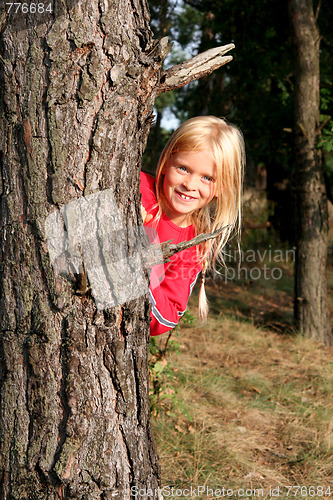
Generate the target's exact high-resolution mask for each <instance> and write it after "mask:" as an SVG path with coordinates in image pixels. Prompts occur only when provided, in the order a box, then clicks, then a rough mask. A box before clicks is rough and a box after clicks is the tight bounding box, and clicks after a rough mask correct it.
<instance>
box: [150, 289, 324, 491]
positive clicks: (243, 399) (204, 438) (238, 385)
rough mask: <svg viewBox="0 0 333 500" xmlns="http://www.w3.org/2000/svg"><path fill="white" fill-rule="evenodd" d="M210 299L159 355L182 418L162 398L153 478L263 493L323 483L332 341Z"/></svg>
mask: <svg viewBox="0 0 333 500" xmlns="http://www.w3.org/2000/svg"><path fill="white" fill-rule="evenodd" d="M236 286H237V285H236ZM210 287H213V288H212V289H210ZM208 288H209V292H210V293H212V292H213V293H214V292H215V290H216V288H214V285H209V287H208ZM243 293H244V295H243V300H245V301H246V300H247V298H248V297H249V294H248V297H246V293H245V292H243ZM195 295H196V294H194V296H193V298H192V299H191V305H190V311H192V313H193V314H194V315H196V296H195ZM214 301H215V302H214V307H215V308H214V311H213V314H211V315H210V318H209V320H208V322H207V324H206V325H205V326H204V327H201V326H200V324H199V322H195V323H194V324H193V325H190V326H186V327H182V328H181V331H180V333H179V335H178V338H177V341H178V342H179V343H180V346H179V352H177V353H175V352H173V353H171V354H170V356H169V357H168V360H169V363H170V367H171V369H172V370H173V374H174V375H175V377H176V378H175V379H174V381H173V384H174V385H173V388H174V390H175V392H176V393H177V398H178V399H179V400H181V401H182V405H183V407H184V408H185V409H186V412H187V414H188V415H189V416H190V419H189V418H188V417H187V416H186V415H185V414H184V412H183V411H179V409H177V405H172V404H171V403H170V406H169V408H167V409H166V411H163V412H161V413H160V415H159V416H158V417H157V418H156V419H154V420H153V428H154V435H155V437H156V440H157V447H158V451H159V455H160V462H161V467H162V482H163V484H164V485H170V486H171V485H174V486H179V487H184V485H193V486H195V485H207V486H209V487H212V488H216V487H219V486H220V487H221V486H222V485H224V486H225V487H230V488H234V489H236V488H255V487H257V488H263V491H264V494H265V495H267V498H269V495H268V492H269V488H272V487H277V486H279V487H281V488H283V487H285V486H286V485H289V486H290V485H295V486H297V485H302V486H306V485H307V486H310V485H315V486H320V485H324V486H327V487H328V486H331V488H333V479H332V477H333V448H332V445H333V417H332V415H333V397H332V389H333V370H332V367H333V366H332V365H333V364H332V348H327V347H322V346H320V345H318V344H316V343H315V342H313V341H311V340H309V339H303V338H302V337H300V336H299V335H295V334H294V335H291V334H290V332H289V333H288V330H285V331H286V332H287V333H288V334H287V335H286V334H281V332H278V333H277V331H276V330H274V329H273V330H270V329H267V328H266V327H265V326H260V325H257V324H256V321H254V320H253V317H251V314H250V317H249V316H248V317H244V314H243V313H239V312H238V313H237V311H236V313H235V310H230V309H228V308H223V297H222V296H217V298H215V299H214ZM217 304H218V307H217ZM219 309H220V310H219ZM332 494H333V490H332ZM323 496H325V495H323ZM168 498H172V497H168ZM174 498H182V497H179V496H177V497H176V496H175V497H174ZM184 498H185V497H184ZM200 498H208V497H207V496H205V495H203V496H201V497H200ZM247 498H251V497H250V496H248V497H247ZM253 498H255V496H253ZM280 498H284V496H283V493H282V490H281V493H280ZM285 498H287V497H285Z"/></svg>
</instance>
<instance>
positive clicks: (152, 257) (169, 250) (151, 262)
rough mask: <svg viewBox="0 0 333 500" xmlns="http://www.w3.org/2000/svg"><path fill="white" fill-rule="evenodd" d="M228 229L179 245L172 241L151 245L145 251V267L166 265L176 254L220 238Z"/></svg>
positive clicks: (218, 230) (221, 229)
mask: <svg viewBox="0 0 333 500" xmlns="http://www.w3.org/2000/svg"><path fill="white" fill-rule="evenodd" d="M227 227H229V225H227V226H223V227H221V228H220V229H217V231H214V232H212V233H207V234H205V233H202V234H199V235H198V236H195V237H194V238H192V239H191V240H188V241H181V242H180V243H177V245H172V244H171V242H172V240H168V241H164V242H163V243H160V244H157V245H149V246H148V247H147V248H145V249H144V251H143V260H144V267H145V268H146V269H149V268H150V267H152V266H156V265H157V264H166V263H167V262H170V257H172V255H174V254H175V253H178V252H181V251H182V250H186V249H187V248H191V247H193V246H195V245H200V244H201V243H204V242H205V241H208V240H211V239H213V238H217V236H219V235H220V234H221V233H222V232H223V231H224V230H225V229H226V228H227ZM161 254H162V255H161Z"/></svg>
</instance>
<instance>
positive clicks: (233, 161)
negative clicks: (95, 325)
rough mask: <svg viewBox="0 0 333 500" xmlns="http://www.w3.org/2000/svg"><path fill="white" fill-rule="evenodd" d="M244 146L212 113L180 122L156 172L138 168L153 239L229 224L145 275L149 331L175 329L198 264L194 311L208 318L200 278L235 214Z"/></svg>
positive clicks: (179, 237) (234, 223) (218, 253)
mask: <svg viewBox="0 0 333 500" xmlns="http://www.w3.org/2000/svg"><path fill="white" fill-rule="evenodd" d="M244 162H245V149H244V140H243V136H242V133H241V132H240V131H239V130H238V128H237V127H235V126H234V125H231V124H228V123H227V122H226V121H225V120H222V119H220V118H216V117H214V116H198V117H196V118H191V119H190V120H188V121H186V122H185V123H183V124H182V125H181V126H180V127H179V128H178V129H177V130H176V131H175V132H174V133H173V134H172V136H171V137H170V139H169V141H168V143H167V145H166V146H165V148H164V150H163V152H162V154H161V157H160V160H159V163H158V167H157V172H156V179H154V178H153V177H152V176H150V175H149V174H145V173H143V172H141V177H140V180H141V188H140V192H141V196H142V215H143V221H144V226H145V229H146V232H147V234H148V236H149V240H150V242H151V243H158V242H163V241H167V240H171V239H172V240H173V241H172V243H173V244H176V243H180V242H181V241H185V240H190V239H192V238H194V237H195V236H196V235H198V234H201V233H210V232H213V231H216V230H218V229H219V228H222V227H224V226H227V228H226V229H225V230H224V231H223V232H222V233H221V235H219V236H218V237H217V238H215V239H213V240H209V241H207V242H205V243H202V244H201V245H198V246H197V247H191V248H189V249H187V250H183V251H181V252H179V253H178V254H175V255H173V256H172V257H171V261H170V262H168V263H167V264H165V265H158V266H154V267H153V268H152V271H151V275H150V287H149V299H150V302H151V304H152V311H151V325H150V332H151V335H153V336H154V335H160V334H161V333H164V332H166V331H168V330H171V329H172V328H174V327H175V326H176V325H177V323H178V321H179V319H180V318H181V316H182V315H183V314H184V312H185V310H186V307H187V302H188V298H189V296H190V294H191V292H192V289H193V287H194V285H195V282H196V280H197V277H198V274H199V273H200V272H201V271H202V283H201V288H200V293H199V315H200V317H201V318H202V320H206V319H207V312H208V306H207V299H206V294H205V290H204V277H205V273H206V271H207V269H209V268H210V266H211V263H212V264H213V265H214V264H215V262H216V261H217V260H220V261H221V262H223V258H222V249H223V247H224V245H225V244H226V242H227V240H228V238H229V237H230V235H231V233H232V232H233V230H234V229H237V230H238V233H239V224H240V216H241V193H242V182H243V173H244Z"/></svg>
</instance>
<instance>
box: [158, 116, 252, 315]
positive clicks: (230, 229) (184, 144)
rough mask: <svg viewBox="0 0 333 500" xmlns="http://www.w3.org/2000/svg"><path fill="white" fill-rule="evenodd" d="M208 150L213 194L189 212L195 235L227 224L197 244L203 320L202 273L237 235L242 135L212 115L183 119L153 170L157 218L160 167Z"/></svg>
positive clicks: (205, 306)
mask: <svg viewBox="0 0 333 500" xmlns="http://www.w3.org/2000/svg"><path fill="white" fill-rule="evenodd" d="M195 151H197V152H199V151H209V152H210V154H211V156H212V159H213V161H214V164H215V166H216V188H217V196H216V197H214V199H213V200H212V201H211V202H210V203H209V204H208V205H207V206H205V207H203V208H201V209H199V210H198V211H196V212H194V213H192V214H191V223H192V224H193V225H194V227H195V231H196V234H201V233H211V232H213V231H217V230H218V229H220V228H222V227H224V226H227V227H226V229H225V230H224V231H223V232H222V233H221V234H220V235H219V236H218V237H217V238H214V239H213V240H210V241H207V242H206V243H203V244H201V245H200V247H199V250H198V256H199V259H200V262H201V264H202V272H203V280H202V284H201V288H200V293H199V315H200V317H201V319H202V320H203V321H205V320H206V319H207V314H208V303H207V298H206V293H205V289H204V277H205V273H206V271H207V270H208V269H210V268H211V267H215V264H216V262H217V261H219V262H221V263H222V264H224V259H223V255H222V250H223V247H224V245H225V244H226V243H227V241H228V239H229V238H230V236H231V235H232V233H234V232H235V231H236V233H237V234H238V237H239V236H240V223H241V204H242V187H243V176H244V166H245V146H244V139H243V134H242V133H241V131H240V130H239V129H238V128H237V127H236V126H235V125H233V124H230V123H227V122H226V121H225V120H224V119H222V118H216V117H215V116H197V117H195V118H191V119H189V120H187V121H186V122H184V123H183V124H182V125H180V127H179V128H178V129H177V130H176V131H175V132H174V133H173V134H172V136H171V137H170V139H169V140H168V142H167V144H166V146H165V148H164V149H163V151H162V154H161V156H160V159H159V163H158V166H157V171H156V195H157V200H158V204H159V211H158V214H157V218H159V217H160V215H161V213H162V204H163V201H164V192H163V180H164V175H163V174H162V171H163V167H164V165H165V164H166V162H167V161H168V159H169V158H170V156H171V155H172V154H174V153H180V152H195Z"/></svg>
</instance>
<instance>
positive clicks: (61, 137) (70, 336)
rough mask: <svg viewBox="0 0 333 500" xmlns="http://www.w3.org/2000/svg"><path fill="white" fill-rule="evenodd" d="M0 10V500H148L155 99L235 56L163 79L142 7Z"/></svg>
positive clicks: (158, 49)
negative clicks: (145, 235)
mask: <svg viewBox="0 0 333 500" xmlns="http://www.w3.org/2000/svg"><path fill="white" fill-rule="evenodd" d="M6 5H7V7H6ZM6 5H5V6H3V9H7V10H6V11H5V10H2V12H1V26H0V33H1V38H0V63H1V73H0V74H1V80H2V85H1V95H0V127H1V143H0V144H1V146H0V151H1V154H0V168H1V185H0V194H1V198H0V203H1V205H0V210H1V212H0V213H1V225H2V230H1V234H0V248H1V272H0V293H1V304H0V311H1V318H0V328H1V335H0V356H1V364H0V428H1V430H0V437H1V455H0V494H1V498H3V499H12V500H14V499H15V500H16V499H17V500H22V499H34V500H35V499H46V498H47V499H64V498H82V499H83V498H86V499H89V500H93V499H97V498H98V499H99V498H129V497H130V491H131V488H133V487H136V488H137V489H139V488H142V490H144V491H146V495H145V497H146V498H156V493H155V490H156V488H157V486H158V485H159V466H158V460H157V455H156V450H155V448H154V444H153V438H152V435H151V429H150V423H149V405H148V370H147V346H148V338H149V327H148V324H149V307H148V301H147V295H146V296H145V300H144V299H143V298H142V297H140V296H139V295H140V293H141V294H142V293H144V291H145V290H146V288H147V278H145V279H144V280H143V281H144V283H143V281H142V272H143V271H142V268H140V255H141V254H142V248H141V247H140V239H141V238H139V237H138V235H139V236H140V231H138V229H137V228H138V226H139V225H140V221H141V219H140V215H139V190H138V189H139V166H140V158H141V155H142V151H143V149H144V146H145V143H146V139H147V135H148V132H149V127H150V124H151V121H152V109H153V104H154V100H155V97H156V95H157V94H158V93H161V92H164V91H167V90H170V89H172V88H177V87H179V86H181V85H184V84H186V83H188V82H189V81H191V80H193V79H195V78H198V77H200V76H202V75H204V74H207V73H209V72H211V71H213V70H214V69H215V68H216V67H219V66H220V65H222V64H224V63H225V62H228V61H229V60H230V59H231V57H224V56H223V54H224V53H225V52H226V51H228V50H229V49H230V48H232V46H228V47H225V48H221V49H220V50H215V51H213V53H211V52H209V53H208V54H206V55H203V56H200V57H199V58H196V59H195V60H193V61H192V62H191V61H190V62H187V63H186V64H185V66H179V67H174V68H170V70H168V71H166V72H161V65H162V61H163V59H164V58H165V56H166V54H167V52H168V50H169V49H168V46H167V41H166V40H165V39H164V40H161V41H160V42H154V41H153V39H152V34H151V31H150V28H149V13H148V9H147V5H146V2H145V1H137V0H134V1H133V2H131V3H130V4H129V3H128V2H125V1H124V0H121V1H116V0H109V1H106V2H104V3H99V2H98V1H97V0H93V1H83V2H82V3H77V4H74V5H73V3H72V4H70V2H68V3H67V4H66V5H65V3H61V5H57V6H54V10H53V12H50V11H48V12H46V11H45V12H43V13H39V14H38V15H37V14H36V13H35V12H31V13H26V12H23V10H22V12H19V14H20V16H17V15H16V14H17V12H15V11H12V12H9V13H8V4H6ZM17 5H22V4H17ZM31 5H32V4H31ZM50 5H51V10H52V9H53V7H52V6H53V4H52V3H51V4H50ZM19 8H21V7H19ZM110 221H112V223H113V226H110ZM110 227H111V229H110ZM110 231H111V232H110ZM117 252H118V258H116V257H117ZM140 252H141V253H140ZM137 257H138V259H139V261H138V260H136V258H137ZM138 262H139V263H138ZM142 267H143V266H142ZM124 270H127V271H128V272H132V274H131V276H132V277H133V276H134V279H132V280H131V281H132V282H131V283H129V280H128V276H127V275H126V274H125V271H124ZM143 277H144V276H143ZM96 278H97V279H96ZM99 278H101V279H103V287H102V290H101V289H100V288H98V286H99ZM136 278H138V279H140V280H141V283H140V286H141V285H142V286H143V288H141V289H140V290H139V295H138V293H136V292H137V290H136V287H135V286H136V285H137V283H136ZM133 282H134V293H133V294H132V295H131V290H130V291H128V290H127V289H126V286H127V285H128V286H130V285H132V284H133ZM124 283H125V285H126V286H125V289H124V287H122V285H124ZM104 285H105V287H106V292H107V293H106V292H105V289H104ZM144 286H145V287H146V288H144ZM139 288H140V287H139ZM142 290H143V291H142ZM132 291H133V290H132ZM104 293H105V294H104ZM117 294H120V296H121V297H122V298H123V299H124V297H125V299H126V300H120V299H119V297H118V295H117ZM124 294H125V295H124Z"/></svg>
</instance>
